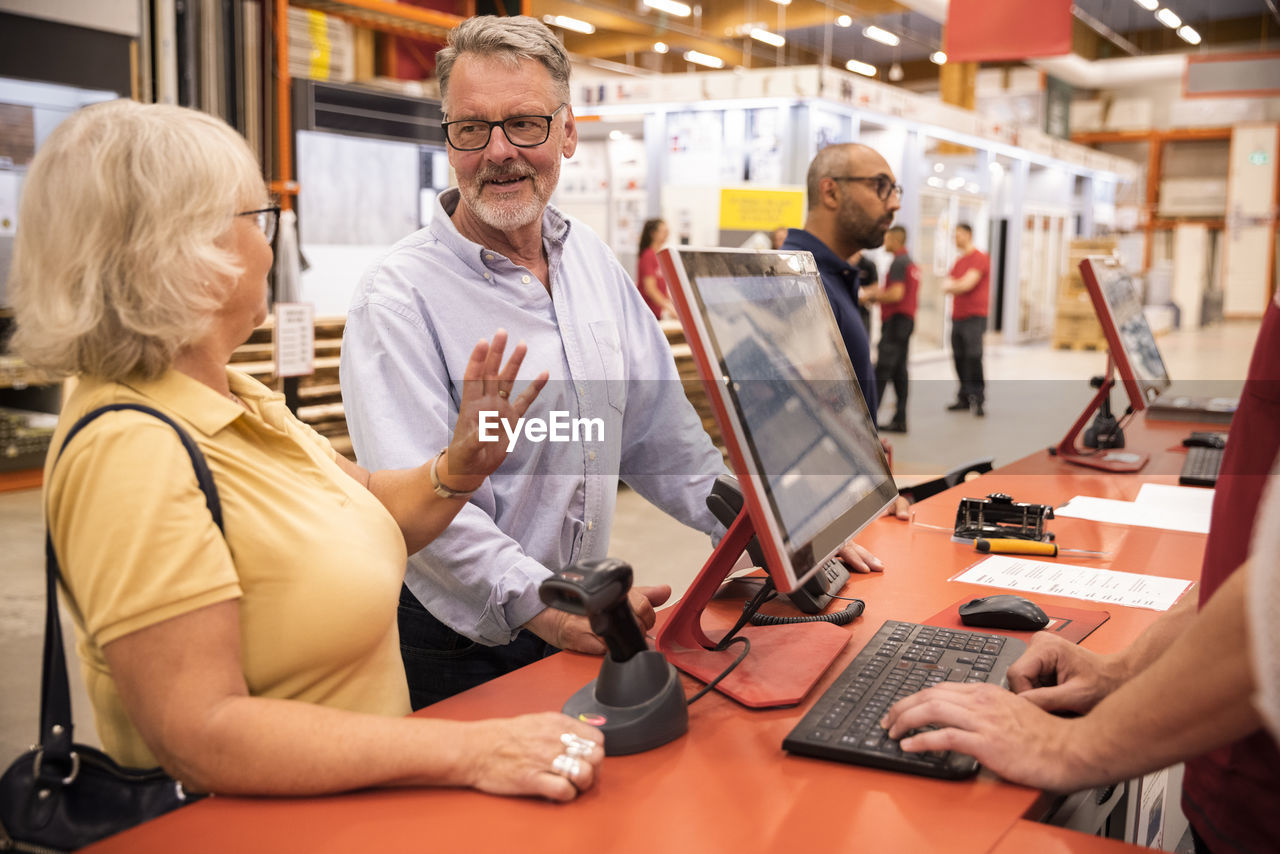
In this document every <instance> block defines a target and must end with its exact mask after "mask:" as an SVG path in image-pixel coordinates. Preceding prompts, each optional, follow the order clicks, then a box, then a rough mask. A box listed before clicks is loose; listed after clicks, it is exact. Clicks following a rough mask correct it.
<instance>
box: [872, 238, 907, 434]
mask: <svg viewBox="0 0 1280 854" xmlns="http://www.w3.org/2000/svg"><path fill="white" fill-rule="evenodd" d="M884 248H885V249H888V250H889V251H890V252H892V253H893V263H892V264H891V265H890V267H889V274H888V275H887V276H885V283H884V286H883V287H879V288H866V289H864V290H863V291H862V294H863V295H864V296H863V302H867V303H872V302H874V303H879V304H880V347H879V352H878V353H877V356H876V393H877V394H878V395H879V400H880V402H882V403H883V402H884V390H885V387H886V386H887V385H888V384H889V383H890V382H892V383H893V394H894V400H895V401H896V404H895V405H896V407H897V408H896V410H895V411H894V415H893V420H892V421H890V422H889V423H888V424H881V425H879V428H880V431H881V432H882V433H905V432H907V347H908V345H909V344H910V341H911V333H912V332H914V331H915V328H916V302H917V299H918V297H919V293H920V268H919V267H917V266H916V262H914V261H912V260H911V256H910V255H908V254H907V230H906V229H905V228H903V227H902V226H900V225H895V226H894V227H893V228H891V229H889V230H888V231H887V232H886V233H885V236H884Z"/></svg>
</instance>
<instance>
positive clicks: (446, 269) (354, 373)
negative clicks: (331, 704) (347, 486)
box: [342, 16, 724, 708]
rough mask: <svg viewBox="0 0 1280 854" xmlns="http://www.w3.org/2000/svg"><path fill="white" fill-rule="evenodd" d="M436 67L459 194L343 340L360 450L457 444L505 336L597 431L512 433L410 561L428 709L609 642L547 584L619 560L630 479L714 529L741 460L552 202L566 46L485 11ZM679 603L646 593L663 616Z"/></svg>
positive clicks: (567, 147) (442, 202)
mask: <svg viewBox="0 0 1280 854" xmlns="http://www.w3.org/2000/svg"><path fill="white" fill-rule="evenodd" d="M436 70H437V74H438V75H439V79H440V94H441V100H442V102H443V108H444V114H445V119H446V121H445V123H444V128H445V134H446V140H447V143H448V155H449V162H450V164H451V165H452V166H453V168H454V170H455V172H456V174H457V180H458V187H457V189H450V190H447V191H446V192H444V193H442V194H441V195H440V197H439V199H438V201H437V203H436V207H435V211H434V216H433V218H432V221H431V223H430V225H428V226H427V227H426V228H423V229H422V230H420V231H418V232H416V233H415V234H412V235H410V236H409V237H406V238H405V239H403V240H401V241H400V242H399V243H397V244H396V245H395V246H394V247H392V248H391V249H390V250H389V251H388V252H387V253H386V254H385V255H384V256H383V257H382V258H381V259H380V260H379V261H378V262H377V263H375V264H374V265H373V266H372V267H371V268H370V269H369V270H368V271H367V272H366V273H365V275H364V277H363V279H362V280H361V282H360V285H359V287H358V288H357V290H356V294H355V296H354V300H353V303H352V306H351V310H350V314H349V315H348V318H347V327H346V333H345V336H344V339H343V347H342V395H343V401H344V404H345V406H346V416H347V421H348V424H349V425H350V430H351V436H352V440H353V442H354V444H355V449H356V453H357V455H358V457H359V459H360V460H361V461H363V462H364V463H366V464H371V463H372V462H373V461H375V460H382V461H390V460H421V459H424V458H425V457H424V455H426V456H430V455H432V454H434V453H435V452H436V451H438V450H439V449H440V448H441V447H443V446H444V444H446V443H447V441H448V437H449V435H450V430H451V428H452V426H453V424H452V422H454V421H455V420H456V419H457V415H458V402H459V399H460V398H459V394H460V392H461V389H462V376H463V369H464V366H465V365H466V360H467V357H468V354H469V353H470V352H471V348H472V347H474V346H475V342H476V341H477V340H479V338H480V337H483V336H484V335H486V334H488V333H491V332H492V330H493V328H494V327H495V326H504V327H506V328H507V329H509V330H510V332H511V336H512V338H513V340H519V339H523V340H524V341H526V342H527V343H528V346H529V352H528V356H527V357H526V362H525V363H526V364H527V365H529V366H530V369H531V371H532V372H533V373H537V372H539V371H541V370H543V369H546V370H548V371H549V372H550V373H551V382H550V384H549V387H548V389H547V390H546V392H544V394H543V397H544V403H543V405H542V406H540V407H535V408H534V409H532V410H530V412H529V413H528V415H529V416H536V417H541V418H543V419H545V420H547V421H550V419H551V418H552V417H553V416H552V413H560V414H561V416H562V417H565V418H567V419H570V420H571V421H573V422H577V423H583V424H585V425H588V429H586V430H584V431H582V432H581V433H580V435H579V437H578V441H569V442H555V441H550V439H551V438H552V437H551V436H550V435H548V436H546V437H545V438H546V439H547V440H545V441H540V442H539V441H534V440H533V439H532V438H530V437H531V435H532V434H530V433H529V432H528V431H527V430H526V431H524V432H521V433H519V434H518V436H517V438H515V439H514V440H511V439H509V438H508V435H507V434H506V433H505V432H504V430H503V429H495V430H493V431H491V435H492V434H493V433H496V434H497V436H498V437H499V438H500V440H501V441H502V442H503V443H504V444H506V443H507V442H509V441H514V448H513V449H512V452H511V455H510V456H509V458H508V460H507V463H506V464H505V465H504V466H503V467H502V468H501V470H499V471H498V472H496V473H495V475H494V477H493V479H491V480H490V481H487V482H486V483H485V485H484V486H483V487H481V488H480V489H479V490H478V491H477V492H475V493H474V494H470V493H467V494H455V495H454V496H452V497H455V498H456V500H458V501H464V502H465V501H469V503H468V504H467V506H466V507H464V508H463V509H462V511H461V512H460V513H459V515H458V517H457V520H456V521H455V522H454V524H453V526H452V528H451V529H450V532H449V534H448V535H447V536H445V537H443V538H441V539H440V540H438V541H437V542H436V543H435V544H434V546H433V547H431V548H428V549H424V550H422V551H420V552H418V553H417V554H415V555H413V556H411V557H410V559H409V567H408V571H407V573H406V579H405V587H404V589H403V590H402V591H401V600H400V612H399V621H400V640H401V651H402V653H403V656H404V661H405V669H406V672H407V674H408V678H409V686H410V697H411V700H412V702H413V706H414V708H421V707H422V706H424V705H427V704H428V703H431V702H435V701H436V700H439V699H443V698H444V697H447V696H450V695H451V694H454V693H457V692H459V691H462V690H465V689H467V688H469V687H472V686H473V685H477V684H480V683H481V682H484V681H486V680H488V679H491V678H493V677H496V676H499V675H501V674H502V673H505V672H507V671H510V670H514V669H516V668H518V667H521V666H523V665H525V664H528V663H530V662H531V661H534V660H536V659H538V658H540V657H542V656H544V655H546V654H548V653H549V652H554V651H556V649H572V650H577V651H580V652H594V653H600V652H603V651H604V645H603V643H602V642H601V640H600V639H599V638H598V637H597V636H595V635H594V634H592V632H591V630H590V628H589V626H588V625H587V621H586V619H585V618H583V617H571V616H569V615H568V614H566V613H564V612H561V611H555V610H549V609H547V608H546V607H545V606H544V605H543V604H542V602H541V601H540V600H539V598H538V586H539V584H540V583H541V582H542V580H543V579H545V578H547V577H548V576H549V575H550V573H551V570H553V569H560V568H563V567H567V566H570V565H572V564H574V563H576V562H579V561H583V560H589V559H592V558H602V557H604V556H605V555H606V553H607V550H608V547H609V533H610V528H611V526H612V521H613V514H614V507H615V501H616V493H617V488H618V479H619V477H620V476H621V478H622V479H623V480H625V481H626V482H627V483H628V484H629V485H630V486H631V487H632V488H634V489H635V490H636V491H637V492H639V493H640V494H642V495H643V496H645V497H646V498H647V499H649V500H650V501H652V502H653V503H654V504H656V505H657V506H659V507H661V508H662V509H663V510H664V511H666V512H667V513H669V514H671V515H672V516H674V517H675V518H677V519H679V520H680V521H681V522H683V523H685V524H687V525H690V526H692V527H694V528H696V529H698V530H700V531H704V532H708V533H710V532H712V531H713V530H715V527H716V521H715V519H714V518H713V517H712V515H711V513H710V512H709V511H708V510H707V508H706V497H707V495H708V494H709V493H710V491H711V484H712V481H713V480H714V479H715V477H716V475H718V474H720V473H722V472H723V471H724V465H723V462H722V461H721V458H720V454H719V453H718V452H717V451H716V449H715V448H714V447H713V446H712V444H711V441H710V439H708V438H707V435H706V433H705V432H704V431H703V429H702V426H701V423H700V422H699V420H698V418H697V415H696V414H695V413H694V410H693V408H692V407H691V406H690V405H689V402H688V400H687V399H686V398H685V396H684V394H683V391H682V389H681V385H680V381H679V377H678V375H677V374H676V371H675V365H674V362H673V360H672V357H671V353H670V349H669V347H668V346H667V342H666V339H665V337H664V335H663V333H662V331H661V329H660V328H659V326H658V324H657V322H656V321H655V320H654V317H653V314H652V312H650V311H649V309H648V307H647V306H646V305H645V304H644V301H643V300H642V299H641V297H640V292H639V291H638V290H637V289H636V287H635V286H634V285H633V284H632V282H631V281H630V279H629V278H628V277H627V274H626V272H624V270H623V269H622V267H621V266H620V265H619V263H618V261H617V259H615V258H614V256H613V253H612V252H610V250H609V248H608V247H607V246H605V245H604V243H602V242H601V241H600V239H599V238H598V237H596V235H595V234H593V233H592V232H591V230H590V229H588V228H587V227H586V226H584V225H583V224H582V223H581V222H579V221H577V220H574V219H573V218H571V217H569V216H566V215H565V214H563V213H561V212H560V211H558V210H556V209H555V208H554V207H552V206H550V205H548V203H547V200H548V199H549V198H550V197H551V193H552V192H553V191H554V190H555V188H556V183H557V181H558V180H559V177H560V159H561V158H562V157H569V156H571V155H572V154H573V153H574V150H575V149H576V147H577V144H578V130H577V126H576V124H575V122H574V116H573V107H572V106H570V104H569V60H568V57H567V56H566V54H565V52H564V49H563V47H562V46H561V45H560V43H559V42H558V41H557V39H556V38H555V36H554V35H553V34H552V33H551V31H550V30H548V29H547V28H546V27H545V26H544V25H543V24H541V23H539V22H538V21H536V20H534V19H532V18H528V17H511V18H497V17H488V16H485V17H475V18H470V19H468V20H467V21H464V22H463V23H462V24H460V25H459V26H458V27H457V28H456V29H455V30H454V31H453V32H452V33H451V34H450V37H449V46H448V47H446V48H444V49H443V50H441V51H440V52H439V53H438V54H437V56H436ZM525 373H528V372H525ZM533 373H529V374H528V375H529V376H530V377H531V376H533ZM524 379H525V377H524V376H523V374H522V376H521V378H520V380H521V382H520V383H517V385H521V384H523V380H524ZM605 380H608V382H605ZM508 391H509V390H508ZM548 392H549V393H548ZM597 419H598V420H597ZM599 425H602V426H603V430H602V431H599V430H598V426H599ZM458 426H459V427H460V426H461V425H458ZM601 432H602V435H600V433H601ZM596 439H599V441H595V440H596ZM696 569H697V567H695V566H690V567H689V571H690V573H691V574H692V573H693V572H694V571H696ZM670 593H671V591H670V588H668V587H656V588H644V587H639V588H636V589H635V590H633V591H632V593H631V605H632V607H633V609H634V611H635V612H636V614H637V616H638V618H639V619H640V621H641V623H642V625H644V626H646V627H648V626H652V625H653V622H654V606H655V605H658V604H661V603H662V602H664V601H665V600H666V599H667V597H668V596H670ZM522 630H527V631H522Z"/></svg>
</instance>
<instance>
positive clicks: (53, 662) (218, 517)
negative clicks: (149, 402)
mask: <svg viewBox="0 0 1280 854" xmlns="http://www.w3.org/2000/svg"><path fill="white" fill-rule="evenodd" d="M122 409H133V410H136V411H138V412H145V413H147V414H148V415H153V416H155V417H156V418H159V419H160V420H161V421H163V422H164V423H166V424H168V425H169V426H170V427H172V428H173V429H174V431H175V432H177V434H178V438H180V439H181V440H182V446H183V447H184V448H186V450H187V455H188V456H190V457H191V465H192V466H193V467H194V468H195V471H196V481H197V482H198V483H199V484H200V491H201V492H203V493H204V501H205V504H206V505H207V506H208V508H209V513H210V514H212V516H213V521H214V523H215V524H216V525H217V526H218V530H220V531H221V530H223V528H222V504H221V502H219V500H218V488H217V486H215V485H214V482H213V474H212V473H211V472H210V471H209V465H208V463H206V462H205V459H204V454H202V453H200V448H199V446H197V445H196V443H195V440H194V439H192V438H191V437H190V436H189V435H187V432H186V431H185V430H183V429H182V428H181V427H180V426H178V424H177V422H175V421H174V420H173V419H172V418H170V417H169V416H167V415H165V414H164V413H163V412H160V411H158V410H155V409H152V408H151V407H150V406H144V405H142V404H139V403H113V404H109V405H107V406H101V407H99V408H97V409H95V410H93V411H92V412H89V413H88V414H86V415H85V416H84V417H83V418H81V419H80V420H79V421H77V422H76V423H75V424H74V425H72V427H71V429H70V430H68V431H67V435H66V437H65V438H64V439H63V440H62V447H61V448H59V449H58V456H57V457H55V458H54V465H57V463H58V460H59V459H61V458H62V452H63V451H65V450H66V449H67V445H68V444H69V443H70V442H71V440H72V439H73V438H75V436H76V434H77V433H79V432H80V431H81V429H83V428H84V427H85V426H87V425H88V424H89V423H90V422H91V421H93V420H94V419H96V418H98V417H99V416H100V415H105V414H106V413H108V412H116V411H118V410H122ZM49 471H50V474H52V472H53V469H52V467H50V469H49ZM224 534H225V531H224ZM44 554H45V576H46V577H45V582H46V605H45V619H44V670H43V674H42V676H41V688H40V747H41V749H42V751H43V755H42V761H41V763H40V766H39V768H40V771H41V776H49V777H57V778H59V779H61V778H62V777H65V776H67V775H68V771H67V769H68V768H71V767H72V758H71V750H72V736H71V730H72V725H71V690H70V685H69V683H68V681H67V659H66V654H65V652H64V651H63V647H62V621H61V620H59V619H58V576H59V574H60V572H61V570H60V568H59V566H58V556H57V555H56V554H55V553H54V550H53V538H52V537H51V536H50V534H49V528H48V525H47V524H46V526H45V533H44ZM46 769H47V771H46Z"/></svg>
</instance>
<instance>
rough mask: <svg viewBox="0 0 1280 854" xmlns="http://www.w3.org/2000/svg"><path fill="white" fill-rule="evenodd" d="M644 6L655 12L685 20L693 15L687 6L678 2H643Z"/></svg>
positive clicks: (676, 0) (649, 0) (657, 0)
mask: <svg viewBox="0 0 1280 854" xmlns="http://www.w3.org/2000/svg"><path fill="white" fill-rule="evenodd" d="M644 5H645V6H646V7H647V8H649V9H653V10H654V11H655V12H666V13H667V14H668V15H675V16H676V17H678V18H687V17H689V16H690V15H692V14H693V9H692V8H691V7H690V6H689V4H688V3H681V2H679V0H644Z"/></svg>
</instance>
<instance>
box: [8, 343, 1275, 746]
mask: <svg viewBox="0 0 1280 854" xmlns="http://www.w3.org/2000/svg"><path fill="white" fill-rule="evenodd" d="M1257 329H1258V325H1257V323H1245V322H1236V323H1228V324H1220V325H1218V326H1214V327H1211V328H1208V329H1204V330H1199V331H1195V332H1174V333H1170V334H1168V335H1165V336H1163V337H1162V338H1161V340H1160V346H1161V350H1162V352H1163V354H1164V357H1165V359H1166V361H1167V362H1168V368H1169V374H1170V375H1171V376H1173V377H1175V378H1176V379H1177V381H1178V382H1177V385H1178V387H1179V388H1180V389H1181V388H1183V387H1186V386H1190V387H1192V388H1193V389H1194V390H1196V391H1197V392H1204V393H1209V392H1212V393H1218V394H1232V393H1235V392H1236V391H1238V389H1239V386H1240V384H1241V383H1242V382H1243V377H1244V375H1245V371H1246V369H1247V367H1248V361H1249V356H1250V353H1251V351H1252V343H1253V340H1254V338H1255V337H1256V335H1257ZM1105 361H1106V357H1105V354H1103V353H1100V352H1094V351H1083V352H1073V351H1064V350H1054V349H1051V348H1049V347H1048V346H1047V345H1032V346H1027V347H1002V346H992V347H989V348H988V351H987V356H986V373H987V382H988V391H987V416H986V418H983V419H979V418H976V417H974V416H972V415H970V414H968V413H951V412H946V411H944V407H945V405H946V404H947V403H949V402H950V401H951V400H952V399H953V398H954V395H955V381H954V373H953V369H952V367H951V365H950V363H949V362H948V361H946V360H944V359H918V360H915V361H914V362H913V363H912V367H911V380H912V383H911V401H910V406H909V410H908V419H909V426H910V432H909V433H908V434H906V435H903V436H894V437H893V439H892V441H893V444H894V468H895V474H896V475H897V476H898V478H899V480H900V481H903V482H904V483H905V482H914V481H918V480H924V479H928V478H929V477H933V476H936V475H938V474H941V473H944V472H946V471H948V470H950V469H951V468H953V467H955V466H956V465H958V464H961V463H964V462H967V461H970V460H973V459H977V458H981V457H992V458H994V460H995V463H996V465H1000V464H1003V463H1008V462H1011V461H1013V460H1015V459H1018V458H1019V457H1022V456H1025V455H1026V454H1028V453H1031V452H1033V451H1036V450H1040V449H1042V448H1045V447H1047V446H1049V445H1054V444H1057V442H1058V441H1059V440H1060V439H1061V438H1062V436H1063V434H1064V433H1066V431H1067V428H1068V427H1069V426H1070V425H1071V423H1072V422H1073V421H1074V420H1075V418H1076V417H1077V415H1078V414H1079V413H1080V411H1081V410H1082V409H1083V407H1084V406H1085V404H1086V403H1087V402H1088V400H1089V399H1090V397H1091V396H1092V394H1093V392H1092V390H1091V389H1090V388H1089V386H1088V377H1089V376H1090V375H1092V374H1097V373H1101V371H1102V370H1103V369H1104V366H1105ZM1123 399H1124V398H1123V394H1122V393H1119V392H1117V393H1114V394H1113V400H1114V401H1115V402H1116V403H1117V404H1120V405H1123ZM890 405H891V404H890V403H889V402H888V401H886V406H885V408H884V411H883V415H884V417H885V418H886V419H887V418H888V417H889V416H890V415H891V414H892V412H891V410H890V408H889V407H890ZM1015 497H1016V498H1021V496H1015ZM1027 500H1030V499H1027ZM0 543H3V550H4V560H3V561H2V562H0V668H2V669H0V674H2V675H3V682H2V683H0V684H2V685H3V690H2V691H0V761H3V762H4V763H5V764H7V763H8V761H9V760H10V759H11V758H12V757H13V756H15V755H17V753H19V752H20V751H21V750H24V749H26V748H27V747H28V746H29V745H30V743H31V742H32V741H33V740H34V739H35V737H36V731H37V726H38V725H37V714H38V708H39V698H38V692H39V684H40V650H41V644H42V639H43V625H44V623H43V621H44V554H43V529H42V524H41V508H40V493H39V491H38V490H26V491H20V492H10V493H0ZM710 553H711V545H710V543H709V542H708V540H707V538H706V537H705V536H703V535H702V534H699V533H697V532H695V531H692V530H689V529H687V528H684V527H683V526H682V525H680V524H679V523H677V522H674V521H672V520H670V519H668V518H667V517H665V516H664V515H663V514H662V513H660V512H659V511H657V510H656V509H655V508H653V507H652V506H651V505H649V504H648V503H647V502H645V501H644V499H642V498H640V497H639V496H637V495H636V494H635V493H633V492H631V491H630V490H627V489H625V488H624V489H623V490H622V493H621V494H620V495H619V499H618V517H617V520H616V522H615V525H614V533H613V541H612V545H611V554H612V555H614V556H616V557H619V558H622V559H624V560H627V561H628V562H630V563H631V564H632V566H633V567H634V568H635V570H636V577H637V582H638V583H640V584H659V583H666V584H671V585H672V586H673V587H674V588H675V590H676V595H677V596H679V595H680V594H681V593H682V592H683V591H684V590H685V588H686V587H687V586H688V585H689V583H690V582H691V581H692V579H693V577H694V576H695V575H696V573H697V571H698V569H699V568H700V567H701V566H702V563H703V562H704V560H705V559H706V557H707V556H708V555H709V554H710ZM64 631H65V635H66V638H67V640H68V654H69V655H70V656H71V657H72V659H73V660H72V662H71V673H72V679H71V681H72V694H73V703H74V709H75V719H76V724H77V731H76V737H77V739H79V740H81V741H84V742H86V743H90V744H94V743H96V735H95V733H94V730H93V720H92V715H91V713H90V711H89V709H88V703H87V699H86V696H85V694H84V690H83V687H82V685H81V681H80V679H79V670H78V667H77V666H76V664H75V662H74V650H72V649H71V640H70V639H71V638H72V637H73V635H72V632H71V628H70V625H69V623H68V622H67V621H66V620H65V619H64Z"/></svg>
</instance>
